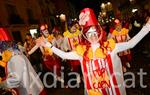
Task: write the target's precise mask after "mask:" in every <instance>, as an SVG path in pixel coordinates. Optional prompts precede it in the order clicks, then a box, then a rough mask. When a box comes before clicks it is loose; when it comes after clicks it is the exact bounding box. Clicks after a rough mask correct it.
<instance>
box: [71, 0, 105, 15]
mask: <svg viewBox="0 0 150 95" xmlns="http://www.w3.org/2000/svg"><path fill="white" fill-rule="evenodd" d="M69 1H70V2H71V3H72V4H73V5H74V6H75V9H76V11H78V12H80V11H81V10H82V9H83V8H86V7H89V8H92V9H93V10H94V11H95V13H98V12H99V11H100V4H101V2H100V1H102V0H69ZM96 15H97V14H96Z"/></svg>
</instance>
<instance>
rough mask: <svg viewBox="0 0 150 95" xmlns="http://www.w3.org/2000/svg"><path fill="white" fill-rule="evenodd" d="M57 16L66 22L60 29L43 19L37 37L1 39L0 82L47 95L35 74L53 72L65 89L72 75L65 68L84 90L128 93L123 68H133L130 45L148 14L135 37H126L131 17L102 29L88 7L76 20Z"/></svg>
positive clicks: (91, 94) (93, 94) (148, 26)
mask: <svg viewBox="0 0 150 95" xmlns="http://www.w3.org/2000/svg"><path fill="white" fill-rule="evenodd" d="M61 20H62V22H63V23H65V24H64V29H63V30H64V31H63V33H62V32H61V30H60V28H59V27H58V26H54V28H53V30H52V31H49V30H48V26H47V24H42V25H41V26H40V36H39V37H37V38H33V37H32V36H31V34H30V33H27V34H26V35H25V36H26V37H25V38H26V39H25V42H24V44H21V43H20V42H18V43H17V44H14V42H12V41H2V42H0V52H1V56H2V60H1V61H0V65H1V66H2V67H4V68H5V69H6V71H7V72H5V73H6V76H5V78H3V79H1V81H2V80H4V81H2V82H1V83H0V87H1V88H11V90H14V92H15V91H16V93H20V94H19V95H47V94H48V93H46V91H45V90H44V86H43V83H42V82H41V80H40V78H39V77H38V78H37V76H38V75H37V73H39V72H42V73H46V72H53V73H54V71H56V73H54V77H55V79H56V80H57V81H60V82H61V83H63V84H65V88H68V87H69V85H68V84H67V82H68V81H69V78H71V77H69V76H68V74H67V73H70V72H74V73H76V76H75V78H76V83H77V84H80V83H81V81H83V82H84V85H85V95H126V90H125V86H124V82H123V80H124V78H123V72H126V71H127V68H130V67H131V65H130V64H131V63H130V62H131V60H132V56H131V55H132V52H131V50H130V49H131V48H133V47H134V46H135V45H136V44H137V43H138V42H139V41H140V40H141V39H142V38H143V37H144V36H146V35H147V34H148V33H149V31H150V19H149V16H148V19H147V22H146V23H145V25H143V28H142V29H141V30H140V32H139V33H137V34H136V35H135V36H134V37H130V36H129V32H130V30H131V29H129V24H128V23H129V22H126V23H123V21H122V20H121V19H117V18H116V19H115V20H114V22H113V24H114V26H113V27H111V28H110V29H107V30H110V31H109V32H108V31H107V32H106V31H105V30H104V29H103V26H101V25H100V24H99V23H98V20H97V19H96V16H95V14H94V11H93V10H92V9H90V8H85V9H83V10H82V11H81V13H80V15H79V21H77V20H76V21H72V22H71V23H67V19H66V17H65V16H64V17H63V18H61ZM62 66H63V67H64V70H63V71H62V69H61V67H62ZM31 72H32V74H30V73H31ZM61 72H65V78H62V76H61ZM118 74H119V75H118ZM32 75H33V76H34V77H33V76H32ZM72 77H74V76H72ZM35 78H36V79H35ZM33 81H35V82H34V84H33V85H31V86H29V84H32V82H33ZM33 86H34V87H33ZM12 88H13V89H12ZM16 88H17V90H16Z"/></svg>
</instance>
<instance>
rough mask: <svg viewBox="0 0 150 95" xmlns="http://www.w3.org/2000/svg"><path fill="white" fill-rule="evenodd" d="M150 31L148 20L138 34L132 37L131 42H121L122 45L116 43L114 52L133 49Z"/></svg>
mask: <svg viewBox="0 0 150 95" xmlns="http://www.w3.org/2000/svg"><path fill="white" fill-rule="evenodd" d="M149 31H150V19H149V21H148V23H147V24H146V25H145V26H143V28H142V29H141V30H140V32H139V33H138V34H137V35H136V36H134V37H133V38H132V39H131V40H129V41H128V42H123V43H117V44H116V47H115V49H114V50H115V51H116V52H121V51H124V50H127V49H130V48H133V47H134V46H135V45H136V44H137V43H138V42H139V41H141V40H142V38H144V37H145V36H146V35H147V34H148V33H149Z"/></svg>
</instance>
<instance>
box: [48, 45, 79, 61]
mask: <svg viewBox="0 0 150 95" xmlns="http://www.w3.org/2000/svg"><path fill="white" fill-rule="evenodd" d="M46 46H47V47H49V48H51V49H52V51H53V52H54V53H55V54H56V55H57V56H59V57H61V58H62V59H69V60H79V59H80V56H79V55H78V54H77V53H76V52H74V51H72V52H64V51H62V50H60V49H58V48H56V47H54V46H52V45H51V44H50V43H49V42H46Z"/></svg>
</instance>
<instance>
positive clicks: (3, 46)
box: [0, 41, 18, 53]
mask: <svg viewBox="0 0 150 95" xmlns="http://www.w3.org/2000/svg"><path fill="white" fill-rule="evenodd" d="M5 50H18V45H17V43H16V42H15V41H0V52H1V53H3V52H4V51H5Z"/></svg>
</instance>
